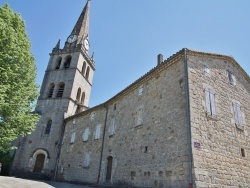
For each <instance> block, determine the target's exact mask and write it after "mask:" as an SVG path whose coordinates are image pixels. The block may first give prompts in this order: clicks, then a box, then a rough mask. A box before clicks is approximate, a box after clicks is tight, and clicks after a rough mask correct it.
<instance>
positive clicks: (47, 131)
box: [44, 119, 52, 134]
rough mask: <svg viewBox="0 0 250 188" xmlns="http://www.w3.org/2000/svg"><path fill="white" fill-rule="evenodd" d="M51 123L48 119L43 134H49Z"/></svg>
mask: <svg viewBox="0 0 250 188" xmlns="http://www.w3.org/2000/svg"><path fill="white" fill-rule="evenodd" d="M51 125H52V120H51V119H50V120H48V122H47V125H46V129H45V132H44V134H49V133H50V129H51Z"/></svg>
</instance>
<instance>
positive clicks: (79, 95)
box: [76, 88, 81, 102]
mask: <svg viewBox="0 0 250 188" xmlns="http://www.w3.org/2000/svg"><path fill="white" fill-rule="evenodd" d="M80 97H81V88H78V90H77V94H76V101H77V102H80Z"/></svg>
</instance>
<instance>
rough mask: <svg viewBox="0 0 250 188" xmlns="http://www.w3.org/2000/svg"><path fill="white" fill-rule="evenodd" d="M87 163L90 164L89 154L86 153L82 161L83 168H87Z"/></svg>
mask: <svg viewBox="0 0 250 188" xmlns="http://www.w3.org/2000/svg"><path fill="white" fill-rule="evenodd" d="M89 163H90V154H89V153H87V154H86V155H85V159H84V164H83V166H84V167H89Z"/></svg>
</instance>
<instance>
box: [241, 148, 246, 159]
mask: <svg viewBox="0 0 250 188" xmlns="http://www.w3.org/2000/svg"><path fill="white" fill-rule="evenodd" d="M240 153H241V157H246V154H245V149H243V148H241V149H240Z"/></svg>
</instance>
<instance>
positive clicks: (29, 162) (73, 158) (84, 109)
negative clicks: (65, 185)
mask: <svg viewBox="0 0 250 188" xmlns="http://www.w3.org/2000/svg"><path fill="white" fill-rule="evenodd" d="M89 9H90V1H89V0H88V1H87V3H86V5H85V7H84V8H83V11H82V12H81V14H80V16H79V19H78V20H77V22H76V24H75V26H74V28H73V29H72V32H71V33H70V34H69V36H68V38H67V39H65V44H64V46H63V48H62V49H61V48H60V41H58V43H57V44H56V46H55V47H54V48H53V49H52V52H51V53H50V59H49V62H48V65H47V69H46V71H45V75H44V79H43V83H42V86H41V91H40V96H39V98H38V101H37V106H36V109H35V112H36V113H38V114H39V115H40V119H39V122H38V123H37V125H36V128H35V130H34V131H33V132H32V133H31V134H30V135H27V136H25V137H23V138H21V140H20V142H19V144H18V149H17V150H16V151H15V157H14V161H13V165H12V169H11V174H12V175H15V176H19V177H26V178H27V177H29V178H30V177H34V178H35V177H36V178H48V179H53V180H57V181H68V182H79V183H89V184H99V185H104V184H105V185H106V184H107V185H114V184H115V185H117V182H125V183H128V184H132V185H134V186H137V187H144V188H146V187H164V188H170V187H171V188H184V187H189V188H192V187H197V188H202V187H203V188H207V187H210V188H212V187H214V188H218V187H228V188H229V187H231V188H236V187H237V188H238V187H242V188H245V187H249V186H250V174H249V169H250V145H249V143H250V136H249V134H248V132H249V133H250V77H249V76H248V74H247V73H246V72H245V71H244V70H243V69H242V67H241V66H240V65H239V64H238V63H237V62H236V61H235V60H234V59H233V58H232V57H231V56H227V55H222V54H214V53H207V52H200V51H194V50H190V49H187V48H183V49H181V50H180V51H178V52H177V53H175V54H173V55H172V56H170V57H169V58H167V59H163V56H162V55H161V54H159V55H158V61H157V63H156V66H155V67H154V68H153V69H152V70H150V71H149V72H147V73H146V74H145V75H143V76H142V77H140V78H139V79H137V80H136V81H134V82H133V83H132V84H131V85H129V86H128V87H126V88H125V89H123V90H122V91H120V92H119V93H118V94H116V95H115V96H113V97H112V98H110V99H109V100H108V101H104V102H103V103H102V104H99V105H97V106H95V107H92V108H89V107H88V103H89V100H90V94H91V87H92V80H93V76H94V72H95V66H96V64H95V61H94V58H93V56H90V55H89V53H88V51H89V46H90V41H89V38H88V34H89V33H88V32H89Z"/></svg>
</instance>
